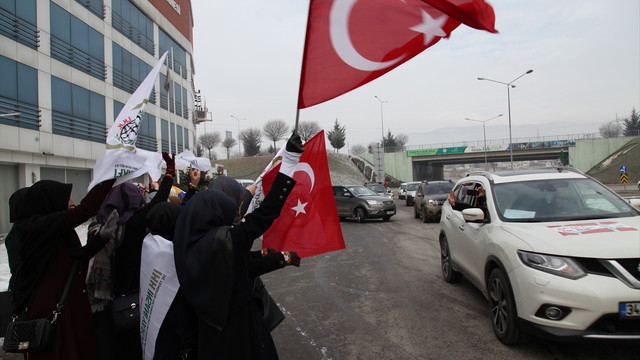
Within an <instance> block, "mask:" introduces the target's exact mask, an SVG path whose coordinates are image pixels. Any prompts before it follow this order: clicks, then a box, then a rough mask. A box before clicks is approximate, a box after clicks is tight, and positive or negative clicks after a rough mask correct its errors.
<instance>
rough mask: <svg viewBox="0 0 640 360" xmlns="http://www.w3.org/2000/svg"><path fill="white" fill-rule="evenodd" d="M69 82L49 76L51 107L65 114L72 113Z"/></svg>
mask: <svg viewBox="0 0 640 360" xmlns="http://www.w3.org/2000/svg"><path fill="white" fill-rule="evenodd" d="M68 99H71V83H68V82H66V81H64V80H61V79H58V78H57V77H55V76H52V77H51V108H52V110H53V111H59V112H62V113H65V114H71V113H73V110H72V107H71V101H69V100H68Z"/></svg>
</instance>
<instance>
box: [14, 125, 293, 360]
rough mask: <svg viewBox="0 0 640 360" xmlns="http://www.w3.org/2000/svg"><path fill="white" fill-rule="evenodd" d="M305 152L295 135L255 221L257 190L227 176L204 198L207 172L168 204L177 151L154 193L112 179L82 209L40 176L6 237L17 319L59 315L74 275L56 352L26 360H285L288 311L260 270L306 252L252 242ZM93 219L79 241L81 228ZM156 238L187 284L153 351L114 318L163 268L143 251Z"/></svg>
mask: <svg viewBox="0 0 640 360" xmlns="http://www.w3.org/2000/svg"><path fill="white" fill-rule="evenodd" d="M303 151H304V148H303V146H302V141H301V139H300V136H298V135H297V134H294V135H292V136H291V138H289V140H288V142H287V145H286V151H285V153H284V156H283V160H282V166H281V169H280V172H279V173H278V175H277V176H276V178H275V181H274V183H273V185H272V186H271V190H270V191H269V192H268V193H267V195H266V197H265V198H264V200H263V201H262V202H261V204H260V206H259V207H258V208H257V209H255V210H254V211H252V212H251V213H249V214H247V213H246V212H247V208H248V205H249V202H250V201H251V199H252V197H253V193H254V192H255V187H248V188H245V187H243V186H242V185H240V184H239V183H238V182H237V181H236V180H235V179H232V178H230V177H226V176H221V177H217V178H215V179H213V180H212V181H211V182H210V183H209V186H208V188H207V189H205V190H201V191H197V188H198V184H199V179H200V172H199V171H198V170H196V169H193V168H190V171H189V172H190V174H189V175H190V180H191V181H190V184H189V189H188V191H186V192H185V194H183V196H182V197H181V198H175V197H173V198H171V197H172V196H171V195H170V192H171V189H172V187H173V185H174V184H173V183H174V179H175V177H176V169H175V156H173V157H172V156H170V155H169V154H168V153H163V159H164V160H165V162H166V173H165V175H164V177H163V178H162V179H161V180H160V181H159V183H154V182H152V183H151V184H150V186H149V189H148V193H147V192H146V190H145V191H141V188H140V187H139V186H138V185H136V184H133V183H130V182H124V183H122V184H119V185H116V186H113V185H114V183H115V181H116V180H115V179H112V180H107V181H104V182H102V183H100V184H98V185H97V186H95V187H93V188H92V189H91V190H90V191H89V193H88V194H87V195H86V196H85V197H84V198H83V199H82V201H81V202H80V204H78V205H76V204H74V203H73V201H71V199H70V195H71V188H72V185H71V184H63V183H60V182H56V181H51V180H41V181H38V182H36V183H35V184H33V185H32V186H30V187H27V188H22V189H19V190H18V191H16V192H15V193H14V194H13V195H12V196H11V198H10V200H9V205H10V206H9V207H10V221H11V222H12V224H13V226H12V228H11V230H10V232H9V234H8V235H7V237H6V239H5V244H6V247H7V252H8V258H9V267H10V270H11V280H10V283H9V290H10V291H11V292H12V297H13V314H16V315H17V314H25V315H26V318H27V319H36V318H42V317H51V315H52V310H53V309H55V307H56V303H57V301H58V300H59V299H60V294H61V293H62V292H63V289H64V288H65V284H66V282H67V278H69V277H70V278H71V283H70V284H71V285H70V287H69V290H68V295H67V296H66V298H65V300H64V304H63V305H64V311H63V313H62V314H60V315H58V317H57V321H56V325H55V343H54V347H53V349H51V350H49V351H44V352H33V353H29V354H28V359H36V360H37V359H64V360H74V359H78V360H87V359H89V360H90V359H105V360H112V359H118V360H121V359H143V358H148V359H277V358H278V354H277V350H276V347H275V344H274V342H273V339H272V338H271V335H270V332H271V330H273V328H275V326H277V325H278V324H279V323H280V322H281V321H282V320H283V319H284V315H283V314H282V312H280V310H279V309H278V307H277V305H276V304H275V302H274V301H273V299H271V297H270V295H269V294H268V292H267V291H266V289H265V288H264V285H263V283H262V281H261V280H260V275H262V274H264V273H267V272H270V271H273V270H276V269H280V268H283V267H284V266H287V265H294V266H299V265H300V257H299V256H298V255H297V254H296V253H295V252H293V251H282V252H277V251H275V250H272V249H264V250H261V251H252V246H253V243H254V240H255V239H257V238H259V237H260V235H262V234H263V233H264V232H265V231H266V230H267V229H268V228H269V227H270V226H271V224H272V223H273V221H274V220H275V219H276V218H277V217H278V216H279V215H280V211H281V209H282V206H283V205H284V203H285V201H286V199H287V196H288V195H289V194H290V193H291V190H292V189H293V187H294V186H295V183H296V182H295V180H294V179H293V169H294V168H295V165H296V164H297V163H298V161H299V158H300V155H301V154H302V152H303ZM92 218H94V220H93V221H92V222H91V225H90V226H89V231H88V233H87V240H86V243H85V245H82V242H81V241H80V239H79V238H78V235H77V233H76V232H75V230H74V229H75V227H77V226H78V225H80V224H83V223H85V222H87V221H89V220H90V219H92ZM149 236H156V237H160V238H161V239H162V240H163V241H168V242H171V244H172V249H173V261H174V264H173V263H172V264H171V265H172V266H173V265H175V275H176V277H177V281H178V283H179V289H178V290H177V291H176V292H175V295H173V299H169V300H170V301H169V303H170V307H169V309H168V311H166V314H165V315H163V319H161V326H160V327H159V330H158V331H157V337H156V338H155V347H154V349H153V350H154V351H151V352H148V351H147V352H145V350H144V348H143V346H142V343H141V330H140V324H139V322H138V323H137V324H135V323H134V324H133V325H132V326H129V325H126V326H125V325H123V324H121V323H120V322H118V321H115V320H114V315H113V313H114V309H113V307H114V300H117V299H118V298H120V297H124V296H128V295H130V294H136V297H137V300H140V299H141V296H140V294H138V292H139V291H140V289H141V282H142V280H141V266H143V265H148V264H153V262H154V261H156V258H155V256H153V253H152V252H151V253H150V252H148V251H146V250H143V249H145V247H144V243H145V241H148V240H147V239H148V238H149ZM76 264H77V265H78V266H75V265H76ZM70 273H71V274H72V275H71V276H70V275H69V274H70ZM165 300H166V299H165ZM141 305H143V304H137V308H138V309H140V307H141ZM138 311H140V310H138ZM150 354H151V355H150Z"/></svg>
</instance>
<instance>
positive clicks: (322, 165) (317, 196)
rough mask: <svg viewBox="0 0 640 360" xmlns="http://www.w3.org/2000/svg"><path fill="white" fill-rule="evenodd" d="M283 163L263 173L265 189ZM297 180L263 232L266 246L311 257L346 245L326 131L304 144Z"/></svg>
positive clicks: (297, 167) (295, 176)
mask: <svg viewBox="0 0 640 360" xmlns="http://www.w3.org/2000/svg"><path fill="white" fill-rule="evenodd" d="M279 170H280V165H279V164H278V165H277V166H275V167H273V168H271V170H269V171H268V172H266V173H265V174H264V175H263V177H262V191H263V192H264V193H265V194H266V193H267V192H269V189H271V185H272V184H273V180H274V178H275V176H276V174H277V173H278V171H279ZM293 178H294V179H295V180H296V186H294V188H293V190H292V191H291V194H289V197H288V198H287V202H286V203H285V204H284V206H283V207H282V212H281V213H280V216H279V217H278V218H277V219H276V221H275V222H274V223H273V224H272V225H271V227H270V228H269V230H267V232H265V233H264V234H263V235H262V248H265V249H266V248H271V249H275V250H276V251H284V250H288V251H295V252H297V253H298V255H300V257H308V256H313V255H318V254H322V253H325V252H329V251H335V250H341V249H344V248H345V245H344V238H343V237H342V229H341V228H340V219H339V218H338V211H337V209H336V202H335V200H334V197H333V188H332V187H331V177H330V175H329V165H328V162H327V149H326V147H325V142H324V131H320V132H319V133H317V134H316V135H315V136H314V137H312V138H311V139H309V141H307V142H306V143H305V144H304V152H303V153H302V156H301V157H300V162H299V163H298V165H297V166H296V171H295V173H294V175H293Z"/></svg>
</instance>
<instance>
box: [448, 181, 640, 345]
mask: <svg viewBox="0 0 640 360" xmlns="http://www.w3.org/2000/svg"><path fill="white" fill-rule="evenodd" d="M483 194H484V197H482V195H483ZM440 225H441V232H440V249H441V267H442V275H443V277H444V279H445V280H446V281H447V282H450V283H454V282H457V281H458V280H460V277H461V276H462V275H464V276H465V277H466V278H467V279H468V280H469V281H470V282H471V283H473V284H474V285H475V286H476V287H477V288H478V289H480V291H482V293H483V294H484V296H485V297H486V298H487V299H488V302H489V308H490V313H491V318H492V322H493V330H494V333H495V335H496V337H497V338H498V339H499V340H500V341H501V342H502V343H504V344H507V345H509V344H516V343H520V342H523V341H525V340H526V339H528V337H529V334H533V335H536V336H541V337H545V338H550V339H552V340H556V341H574V340H580V339H626V340H634V341H640V232H639V229H640V211H639V210H638V209H636V208H634V207H632V206H630V205H629V203H628V202H627V201H625V200H624V199H622V198H621V197H620V196H618V195H617V194H615V193H614V192H612V191H610V190H609V189H607V188H606V187H605V186H604V185H602V184H600V183H599V182H597V181H596V180H594V179H592V178H590V177H588V176H586V175H584V174H581V173H577V172H572V171H567V170H562V171H557V170H556V171H546V170H544V171H531V172H512V173H504V174H491V173H484V172H483V173H476V174H470V175H468V176H466V177H464V178H463V179H461V180H459V181H458V182H457V183H456V185H455V187H454V189H453V190H452V193H451V194H450V198H449V201H447V202H446V203H445V205H443V207H442V217H441V219H440Z"/></svg>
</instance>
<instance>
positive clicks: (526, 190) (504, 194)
mask: <svg viewBox="0 0 640 360" xmlns="http://www.w3.org/2000/svg"><path fill="white" fill-rule="evenodd" d="M492 189H493V196H494V198H495V201H496V208H497V211H498V213H499V214H500V215H501V217H502V218H503V219H504V220H505V221H562V220H581V219H596V218H614V217H625V216H638V215H639V213H638V211H637V210H636V209H634V208H633V207H632V206H631V205H629V204H628V203H626V202H625V201H624V200H622V199H620V198H619V197H617V196H616V195H615V194H614V193H612V192H611V191H610V190H609V189H607V188H605V187H604V186H602V185H600V184H599V183H597V182H595V181H593V180H591V179H555V180H539V181H522V182H513V183H504V184H495V185H494V186H493V187H492Z"/></svg>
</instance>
